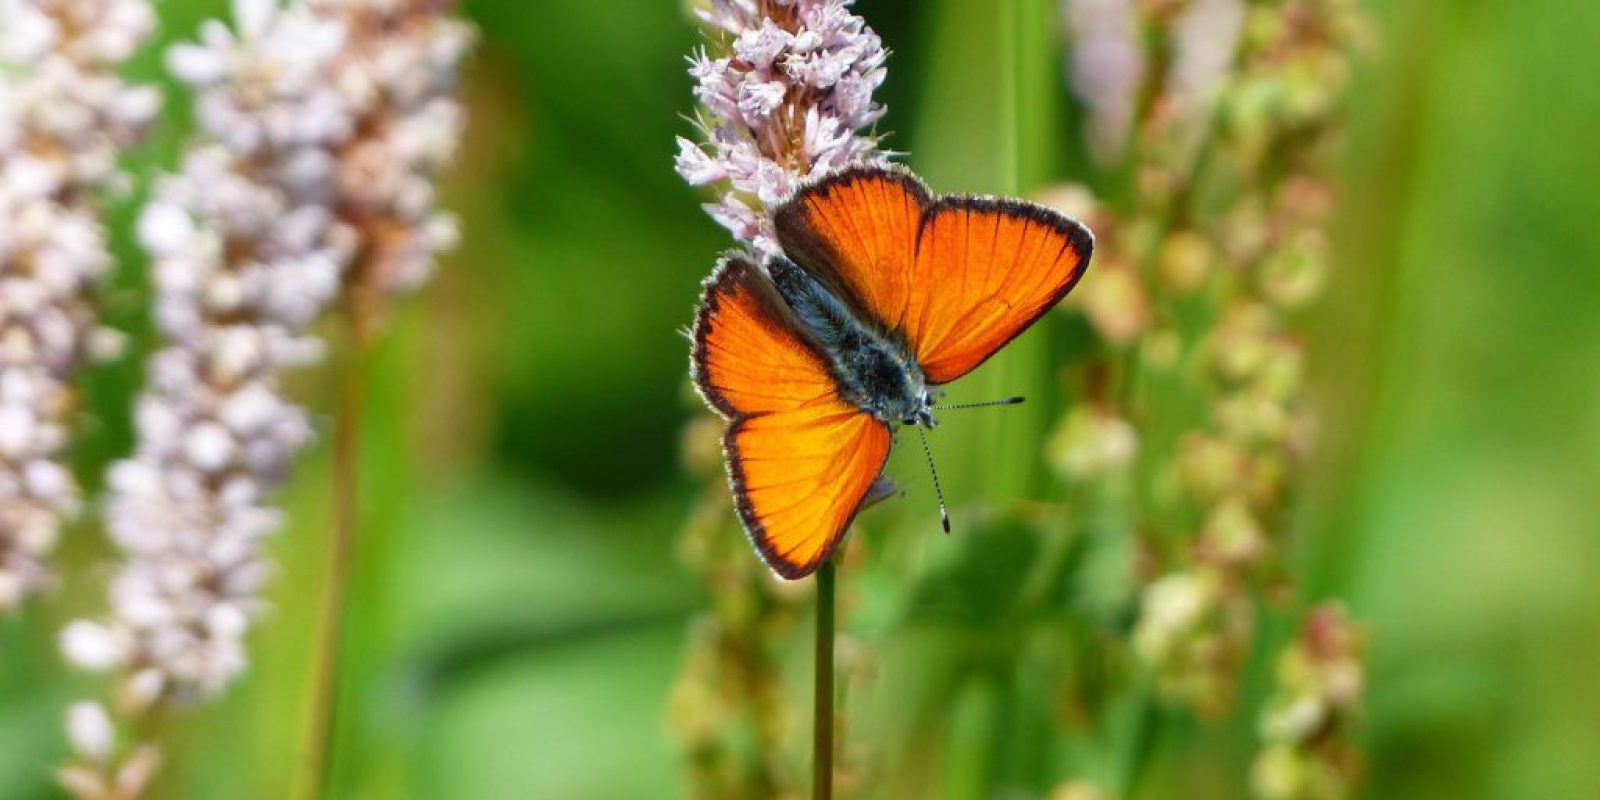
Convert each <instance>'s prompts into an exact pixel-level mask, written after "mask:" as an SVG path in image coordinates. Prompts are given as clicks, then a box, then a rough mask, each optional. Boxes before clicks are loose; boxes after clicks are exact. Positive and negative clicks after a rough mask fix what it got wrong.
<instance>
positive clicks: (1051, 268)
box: [901, 197, 1094, 384]
mask: <svg viewBox="0 0 1600 800" xmlns="http://www.w3.org/2000/svg"><path fill="white" fill-rule="evenodd" d="M1093 250H1094V237H1093V235H1091V234H1090V233H1089V229H1088V228H1085V227H1083V226H1082V225H1080V224H1078V223H1077V222H1074V221H1072V220H1070V219H1067V218H1066V217H1064V216H1062V215H1060V214H1057V213H1056V212H1054V211H1051V210H1049V209H1046V208H1044V207H1042V206H1037V205H1033V204H1032V203H1024V202H1021V201H1017V200H997V199H993V198H979V197H946V198H941V199H940V200H939V201H938V202H936V203H934V204H933V205H932V206H931V207H929V209H928V210H927V212H926V213H925V214H924V215H923V218H922V228H921V232H920V233H919V234H918V238H917V250H916V265H915V267H913V270H912V272H913V274H914V275H915V276H916V278H915V280H916V283H915V289H916V291H915V292H914V293H913V295H912V296H911V298H910V300H909V305H908V307H907V308H906V310H905V313H904V316H903V317H902V319H901V329H902V330H903V331H905V336H906V339H907V341H908V342H910V344H911V347H912V349H913V350H914V351H915V352H916V354H917V361H918V363H920V364H921V365H922V370H923V373H924V374H925V375H926V376H927V378H928V382H930V383H935V384H939V383H949V382H950V381H953V380H955V379H957V378H959V377H961V376H962V375H965V374H967V373H968V372H971V371H972V370H973V369H974V368H976V367H977V366H978V365H979V364H982V363H983V362H984V361H986V360H988V358H989V357H990V356H992V355H994V354H995V352H996V351H998V350H999V349H1000V348H1001V347H1004V346H1005V345H1006V343H1007V342H1010V341H1011V340H1012V339H1015V338H1016V337H1017V336H1018V335H1019V334H1021V333H1022V332H1023V331H1025V330H1027V329H1028V326H1030V325H1032V324H1033V323H1034V322H1036V321H1038V319H1039V318H1040V317H1042V316H1044V313H1045V312H1046V311H1049V310H1050V309H1051V308H1052V307H1054V306H1055V304H1056V303H1058V302H1060V301H1061V298H1063V297H1066V296H1067V293H1068V292H1070V291H1072V287H1073V286H1074V285H1076V284H1077V282H1078V279H1079V278H1081V277H1083V271H1084V268H1085V267H1086V266H1088V264H1089V256H1090V254H1091V253H1092V252H1093Z"/></svg>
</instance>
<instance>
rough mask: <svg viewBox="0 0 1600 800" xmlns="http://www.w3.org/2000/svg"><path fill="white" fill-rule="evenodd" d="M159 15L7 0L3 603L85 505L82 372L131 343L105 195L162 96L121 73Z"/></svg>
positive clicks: (2, 207)
mask: <svg viewBox="0 0 1600 800" xmlns="http://www.w3.org/2000/svg"><path fill="white" fill-rule="evenodd" d="M154 23H155V17H154V15H153V13H152V12H151V9H150V4H149V3H148V2H145V0H0V612H3V611H8V610H10V609H11V608H13V607H14V606H16V605H17V604H18V603H19V602H21V601H22V600H23V599H24V598H25V597H26V596H27V595H28V594H30V593H32V592H34V591H36V590H38V589H40V588H41V587H43V586H45V585H46V584H47V583H48V582H49V577H50V570H49V568H48V567H47V566H46V564H45V563H44V558H45V557H46V555H47V554H48V553H49V551H50V549H51V548H52V546H53V545H54V544H55V542H56V540H57V538H58V537H59V536H60V533H61V527H62V525H63V524H64V523H65V522H66V521H67V520H68V519H69V518H70V517H72V516H73V515H74V513H75V512H76V511H77V508H78V505H79V496H78V495H79V493H78V488H77V485H76V484H75V482H74V481H73V478H72V475H71V473H70V472H69V471H68V469H67V467H66V466H65V465H64V464H63V463H62V462H61V453H62V451H63V449H64V448H65V446H66V444H67V441H68V439H69V438H70V436H71V417H72V415H73V413H74V409H75V402H74V398H73V393H72V389H71V381H72V379H73V376H74V375H75V373H77V372H78V370H79V369H81V368H82V367H83V366H84V365H85V364H87V363H88V362H91V361H94V360H96V359H98V358H101V357H104V356H108V355H112V354H114V353H115V352H116V351H117V350H118V349H119V343H120V339H119V337H118V336H117V335H116V334H115V333H113V332H112V331H110V330H107V329H104V328H102V327H101V325H100V323H99V319H98V315H97V314H96V313H95V307H94V302H93V299H94V294H95V292H96V290H98V289H99V288H100V287H101V285H102V283H103V281H104V279H105V278H106V276H107V274H108V272H109V270H110V268H111V257H110V255H109V254H108V253H107V251H106V232H105V228H104V226H103V225H102V224H101V219H100V207H99V203H98V200H99V199H100V196H101V195H102V194H104V193H106V192H107V191H113V190H117V189H121V188H123V183H124V181H123V176H122V175H120V174H119V173H118V172H117V159H118V156H119V155H120V153H121V151H122V150H123V149H124V148H126V147H127V146H129V145H131V144H133V143H135V142H137V141H138V139H139V138H140V136H141V134H142V132H143V131H144V129H145V126H146V125H147V124H148V123H149V122H150V120H151V118H152V117H153V116H154V115H155V113H156V110H157V108H158V106H159V104H160V96H159V95H158V94H157V93H156V91H155V90H154V89H153V88H151V87H147V86H133V85H129V84H128V83H126V82H124V81H123V80H122V79H120V78H119V77H117V74H116V71H117V69H118V67H119V66H120V65H121V64H122V62H123V61H125V60H126V59H127V58H128V57H129V56H131V55H132V54H133V53H134V51H135V50H136V49H137V48H138V46H139V45H140V43H142V42H143V41H144V40H145V38H146V37H147V36H148V35H149V34H150V32H151V30H152V29H153V27H154Z"/></svg>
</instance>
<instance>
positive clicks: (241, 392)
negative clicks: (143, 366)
mask: <svg viewBox="0 0 1600 800" xmlns="http://www.w3.org/2000/svg"><path fill="white" fill-rule="evenodd" d="M444 10H445V8H444V5H443V4H440V3H437V2H426V1H422V0H419V1H418V2H397V1H395V0H304V2H293V3H290V4H289V5H287V6H280V5H279V4H278V3H277V2H276V0H237V1H236V2H235V3H234V8H233V25H232V27H231V28H230V27H229V26H228V25H225V24H224V23H222V22H220V21H216V20H213V21H209V22H207V23H205V25H204V26H202V28H201V30H200V38H199V41H198V42H196V43H192V44H180V45H177V46H175V47H173V48H172V49H171V50H170V51H169V52H168V54H167V63H168V66H169V68H170V69H171V71H172V72H173V74H174V75H175V76H176V77H177V78H178V79H179V80H180V81H182V82H183V83H185V84H187V85H188V86H190V87H191V88H192V89H193V90H194V91H195V92H196V95H197V96H196V101H195V105H194V108H195V122H196V125H197V127H198V129H199V133H198V134H197V136H196V137H195V139H194V140H193V141H192V142H191V143H190V145H189V147H188V148H187V150H186V151H185V153H184V155H183V157H182V159H183V160H182V164H181V167H180V169H179V171H178V172H177V173H176V174H173V175H170V176H166V177H164V178H162V179H161V180H160V181H159V183H158V185H157V186H156V189H155V192H154V196H153V197H152V199H151V201H150V204H149V205H148V206H147V207H146V208H145V210H144V213H143V214H142V216H141V218H140V221H139V226H138V233H139V239H140V243H141V244H142V246H143V247H144V249H145V250H146V252H147V253H148V254H149V256H150V259H151V262H152V266H151V273H152V279H153V282H154V284H155V295H156V299H155V318H156V323H157V326H158V329H159V331H160V334H161V337H162V346H161V349H160V350H159V351H158V352H157V353H155V354H154V355H153V356H152V357H151V359H150V362H149V365H148V371H147V385H146V387H145V390H144V392H143V394H142V395H141V396H140V398H139V400H138V407H137V409H136V421H137V428H138V445H137V451H136V453H135V454H134V456H133V457H132V458H130V459H128V460H126V461H122V462H119V463H117V464H116V465H114V466H113V467H112V469H111V472H110V474H109V480H108V483H109V485H110V491H111V496H110V498H109V499H108V501H107V503H106V508H105V523H106V528H107V531H108V533H109V535H110V537H111V538H112V540H113V541H114V542H115V543H116V545H117V546H118V547H119V548H120V549H121V550H122V551H123V554H124V557H125V558H126V561H125V562H124V564H123V565H122V567H121V568H120V570H119V571H118V573H117V574H116V576H115V578H114V579H113V581H112V584H111V590H110V600H111V613H110V615H109V616H108V617H107V618H105V619H102V620H97V621H87V620H85V621H79V622H76V623H74V624H72V625H71V626H69V627H68V628H67V630H65V631H64V632H63V635H62V645H63V648H64V650H65V651H66V654H67V656H68V658H69V659H70V660H72V661H73V662H75V663H77V664H78V665H80V666H82V667H85V668H88V669H92V670H107V671H116V673H117V674H118V676H119V677H118V679H117V681H118V683H117V687H116V691H115V692H114V695H115V697H116V700H117V703H116V707H115V711H116V712H117V713H116V714H115V715H113V716H118V717H133V716H137V715H139V714H141V713H143V712H144V711H145V710H147V709H148V708H150V707H151V706H152V705H153V704H156V703H159V702H163V701H167V700H172V699H180V700H189V699H199V698H205V697H208V696H210V695H214V694H216V693H218V692H220V691H221V690H222V689H223V688H224V687H226V686H227V685H228V684H229V683H230V682H231V681H232V680H233V679H234V678H235V677H237V675H238V674H239V673H240V672H241V671H242V670H243V669H245V667H246V665H247V662H248V659H247V656H246V652H245V646H244V637H245V634H246V632H247V631H248V629H249V626H250V624H251V622H252V620H254V619H255V618H256V617H257V616H259V614H260V613H261V611H262V601H261V599H260V596H259V592H260V590H261V587H262V585H263V584H264V582H265V581H266V580H267V578H268V577H269V576H270V574H271V572H272V569H271V566H270V565H269V564H268V563H267V562H266V561H265V560H264V557H263V553H262V552H261V545H262V542H263V540H264V539H265V538H266V537H268V536H270V535H271V534H272V533H274V532H275V531H276V530H277V529H278V528H279V527H280V525H281V522H282V512H281V511H280V510H279V509H277V508H275V507H274V506H273V504H272V498H273V495H274V493H275V491H276V490H277V489H278V488H279V487H280V486H282V484H283V483H284V481H285V480H286V479H287V478H288V476H289V473H290V468H291V465H292V462H293V458H294V456H295V455H296V453H297V452H298V451H299V450H300V449H301V448H303V447H304V446H305V445H306V444H307V443H308V442H310V441H311V438H312V430H311V425H310V423H309V420H308V418H307V415H306V412H305V411H303V410H302V409H300V408H299V407H297V406H296V405H295V404H294V403H293V401H291V400H290V399H288V398H287V397H286V396H285V395H284V394H283V392H282V389H281V385H280V382H281V380H282V376H283V374H284V373H285V372H286V371H287V370H290V369H293V368H296V367H302V366H305V365H308V364H311V363H314V362H316V361H317V360H318V359H319V358H320V357H321V355H322V352H323V344H322V342H320V341H319V340H318V339H316V338H315V337H314V336H313V335H311V334H310V332H309V327H310V326H311V324H312V323H313V322H314V321H315V320H316V319H317V318H318V317H319V316H320V315H321V314H322V313H323V312H324V311H325V310H327V309H328V307H329V306H330V305H331V304H332V303H333V302H335V300H336V299H338V298H339V297H340V295H341V292H342V291H344V290H345V289H346V285H347V283H350V282H352V281H355V282H359V285H360V287H361V291H363V292H367V293H371V294H374V295H381V294H389V293H393V292H398V291H403V290H405V289H409V288H411V287H413V286H415V285H417V284H418V283H420V282H421V281H422V280H423V279H424V277H425V276H426V274H427V271H428V268H429V266H430V265H431V262H432V257H433V255H434V253H435V252H437V251H438V250H439V249H441V248H442V247H445V246H447V245H448V244H449V243H450V241H451V240H452V238H453V226H451V225H450V224H449V223H448V221H447V220H445V219H444V218H442V217H440V216H439V215H438V214H437V213H436V212H435V211H434V209H433V196H434V194H433V177H434V173H435V172H436V171H437V169H438V168H439V167H440V166H441V165H442V164H443V163H445V162H446V161H447V160H448V158H449V156H450V154H451V153H452V152H453V150H454V146H455V142H456V141H457V138H458V135H459V119H460V116H461V114H460V110H459V107H458V106H457V104H456V103H455V101H454V100H453V99H450V98H449V97H448V95H447V90H448V88H449V87H450V86H452V85H453V83H454V77H455V69H456V65H457V63H458V61H459V60H460V58H461V56H462V55H463V53H464V52H465V50H466V48H467V46H468V45H469V43H470V41H471V37H470V32H469V30H468V29H467V28H466V27H465V26H463V25H461V24H460V23H457V22H454V21H450V20H447V19H444V18H442V17H441V14H442V13H443V11H444ZM351 288H352V291H355V289H354V287H351ZM74 715H75V716H74V718H75V719H77V720H79V721H80V722H81V720H86V719H89V718H90V715H89V714H88V712H82V711H75V712H74ZM72 727H73V728H74V729H87V728H88V727H90V726H86V725H74V726H72ZM77 738H79V737H75V739H77ZM79 745H80V746H79V747H78V751H79V753H78V755H79V760H78V761H77V762H76V763H75V764H73V765H71V766H69V767H68V768H66V769H65V770H64V771H63V774H62V778H63V782H64V783H65V784H66V785H67V786H68V787H69V789H71V790H72V791H73V792H75V793H76V794H78V795H79V796H86V797H94V796H103V793H104V792H107V791H110V790H112V789H117V790H118V791H122V792H123V794H118V795H117V796H124V794H126V795H132V794H137V793H138V792H139V790H140V788H142V787H141V786H140V785H138V784H139V781H136V780H133V779H132V778H130V777H128V776H127V775H126V774H125V773H128V771H129V770H130V769H133V768H137V774H135V775H134V776H133V777H134V778H137V777H140V776H142V775H147V774H148V772H149V769H150V767H149V766H147V765H149V764H152V763H153V757H152V756H149V755H146V752H147V751H146V750H144V749H135V750H133V751H131V752H132V755H130V756H129V757H128V760H127V761H126V762H125V763H123V764H121V765H120V766H119V765H118V755H119V754H118V753H117V752H116V751H114V750H112V751H110V752H106V751H105V750H104V749H99V748H88V747H84V746H83V743H82V742H80V743H79ZM130 783H131V784H134V785H132V786H131V787H130V786H128V785H127V784H130ZM119 787H120V788H119Z"/></svg>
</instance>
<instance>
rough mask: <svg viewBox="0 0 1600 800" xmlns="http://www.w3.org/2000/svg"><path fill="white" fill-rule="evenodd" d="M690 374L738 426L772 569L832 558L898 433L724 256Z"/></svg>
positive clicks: (751, 519) (731, 434) (706, 298)
mask: <svg viewBox="0 0 1600 800" xmlns="http://www.w3.org/2000/svg"><path fill="white" fill-rule="evenodd" d="M693 374H694V380H695V385H696V387H698V388H699V390H700V393H701V395H702V396H704V397H705V399H706V402H707V403H708V404H710V405H711V406H712V407H713V408H715V409H716V410H717V411H718V412H720V413H721V414H722V415H723V416H724V417H726V418H728V419H729V420H730V421H731V424H730V425H729V426H728V433H727V436H726V437H725V438H724V440H723V447H724V451H725V454H726V456H727V460H728V478H729V481H730V483H731V484H732V487H733V495H734V505H735V506H736V508H737V509H738V512H739V519H740V521H741V522H743V523H744V528H745V532H746V533H747V534H748V535H749V536H750V541H751V542H752V543H753V544H754V545H755V547H756V550H757V551H758V552H760V553H761V557H762V559H763V560H765V561H766V562H767V566H769V567H771V568H772V570H773V571H774V572H776V573H778V574H779V575H781V576H783V577H785V578H789V579H795V578H801V577H804V576H806V575H809V574H811V572H812V571H814V570H815V569H816V568H817V566H818V565H819V564H821V563H822V560H823V559H824V558H827V557H828V556H829V555H830V554H832V552H833V549H834V547H835V546H836V545H837V544H838V543H839V539H840V537H841V536H843V535H844V532H845V529H846V528H848V527H849V526H850V522H851V520H853V519H854V518H855V515H856V512H857V511H858V510H859V509H860V507H861V503H862V501H863V500H864V499H865V498H866V496H867V493H868V491H869V490H870V489H871V488H872V484H873V482H874V481H875V480H876V479H877V477H878V473H879V472H881V471H882V470H883V464H884V461H885V460H887V459H888V456H889V444H890V435H889V429H888V427H887V426H885V425H884V424H883V423H881V422H879V421H877V420H876V419H874V418H873V417H872V416H870V415H869V414H867V413H866V412H863V411H861V410H860V409H858V408H856V407H855V406H852V405H849V404H847V403H845V402H844V401H842V400H840V399H839V396H838V391H837V387H836V385H835V382H834V379H833V376H832V375H831V374H830V373H829V372H828V369H827V366H826V364H825V362H824V361H823V359H822V357H821V356H819V355H818V354H817V351H816V350H815V348H814V347H813V345H812V344H811V343H810V341H809V340H807V339H806V338H804V337H803V336H802V334H800V333H799V328H797V327H796V325H795V323H794V321H793V320H792V318H791V315H790V312H789V311H788V310H787V307H786V306H784V305H783V301H782V300H781V299H780V298H779V297H778V296H777V292H776V290H774V289H773V288H772V285H771V284H770V283H769V282H768V280H767V278H766V276H765V275H764V274H763V273H762V272H761V271H760V270H759V269H758V268H757V267H755V266H754V265H752V264H751V263H750V262H748V261H746V260H744V259H742V258H738V257H732V258H728V259H726V260H724V261H723V263H722V264H721V265H719V266H718V267H717V270H716V272H715V273H713V274H712V276H711V278H710V279H709V280H708V281H707V282H706V287H705V293H704V295H703V297H702V299H701V305H700V312H699V315H698V317H697V318H696V320H695V327H694V356H693Z"/></svg>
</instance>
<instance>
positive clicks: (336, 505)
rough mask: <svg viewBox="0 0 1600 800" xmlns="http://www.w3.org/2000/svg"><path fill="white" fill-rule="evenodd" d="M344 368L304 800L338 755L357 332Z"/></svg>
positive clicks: (355, 439) (317, 791)
mask: <svg viewBox="0 0 1600 800" xmlns="http://www.w3.org/2000/svg"><path fill="white" fill-rule="evenodd" d="M354 339H355V342H354V346H353V349H352V355H351V356H350V363H349V364H347V365H346V368H345V376H344V378H345V382H344V388H343V396H342V397H341V398H340V404H339V418H338V421H337V423H336V426H337V427H336V430H335V433H334V453H333V516H334V530H333V537H332V539H333V540H332V543H331V548H330V553H329V560H328V578H327V584H326V585H325V586H324V588H323V596H322V608H321V612H322V619H321V632H320V636H319V639H318V643H317V644H318V647H317V666H316V672H315V674H314V675H313V676H312V692H313V694H312V699H311V702H312V705H311V713H310V715H309V717H308V718H307V733H306V738H305V742H306V749H305V754H304V776H303V778H302V780H301V791H300V793H299V796H300V797H302V798H304V799H305V800H315V799H316V798H321V797H327V796H328V787H329V785H330V783H331V779H332V773H333V750H334V747H335V745H336V743H337V737H336V736H335V732H336V730H337V726H338V711H339V664H340V661H341V656H342V651H343V644H344V622H345V607H346V605H347V600H348V599H349V594H350V571H351V562H352V558H351V556H352V554H353V553H354V551H355V538H356V529H357V524H358V520H357V514H358V509H357V503H356V492H357V489H358V478H359V475H360V464H359V457H360V452H361V447H360V443H361V414H362V410H363V405H364V404H363V399H364V398H363V394H364V391H363V389H364V387H363V374H362V373H363V372H364V370H365V367H366V352H367V348H366V345H365V336H363V335H362V333H361V332H360V331H357V332H356V334H355V336H354Z"/></svg>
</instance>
